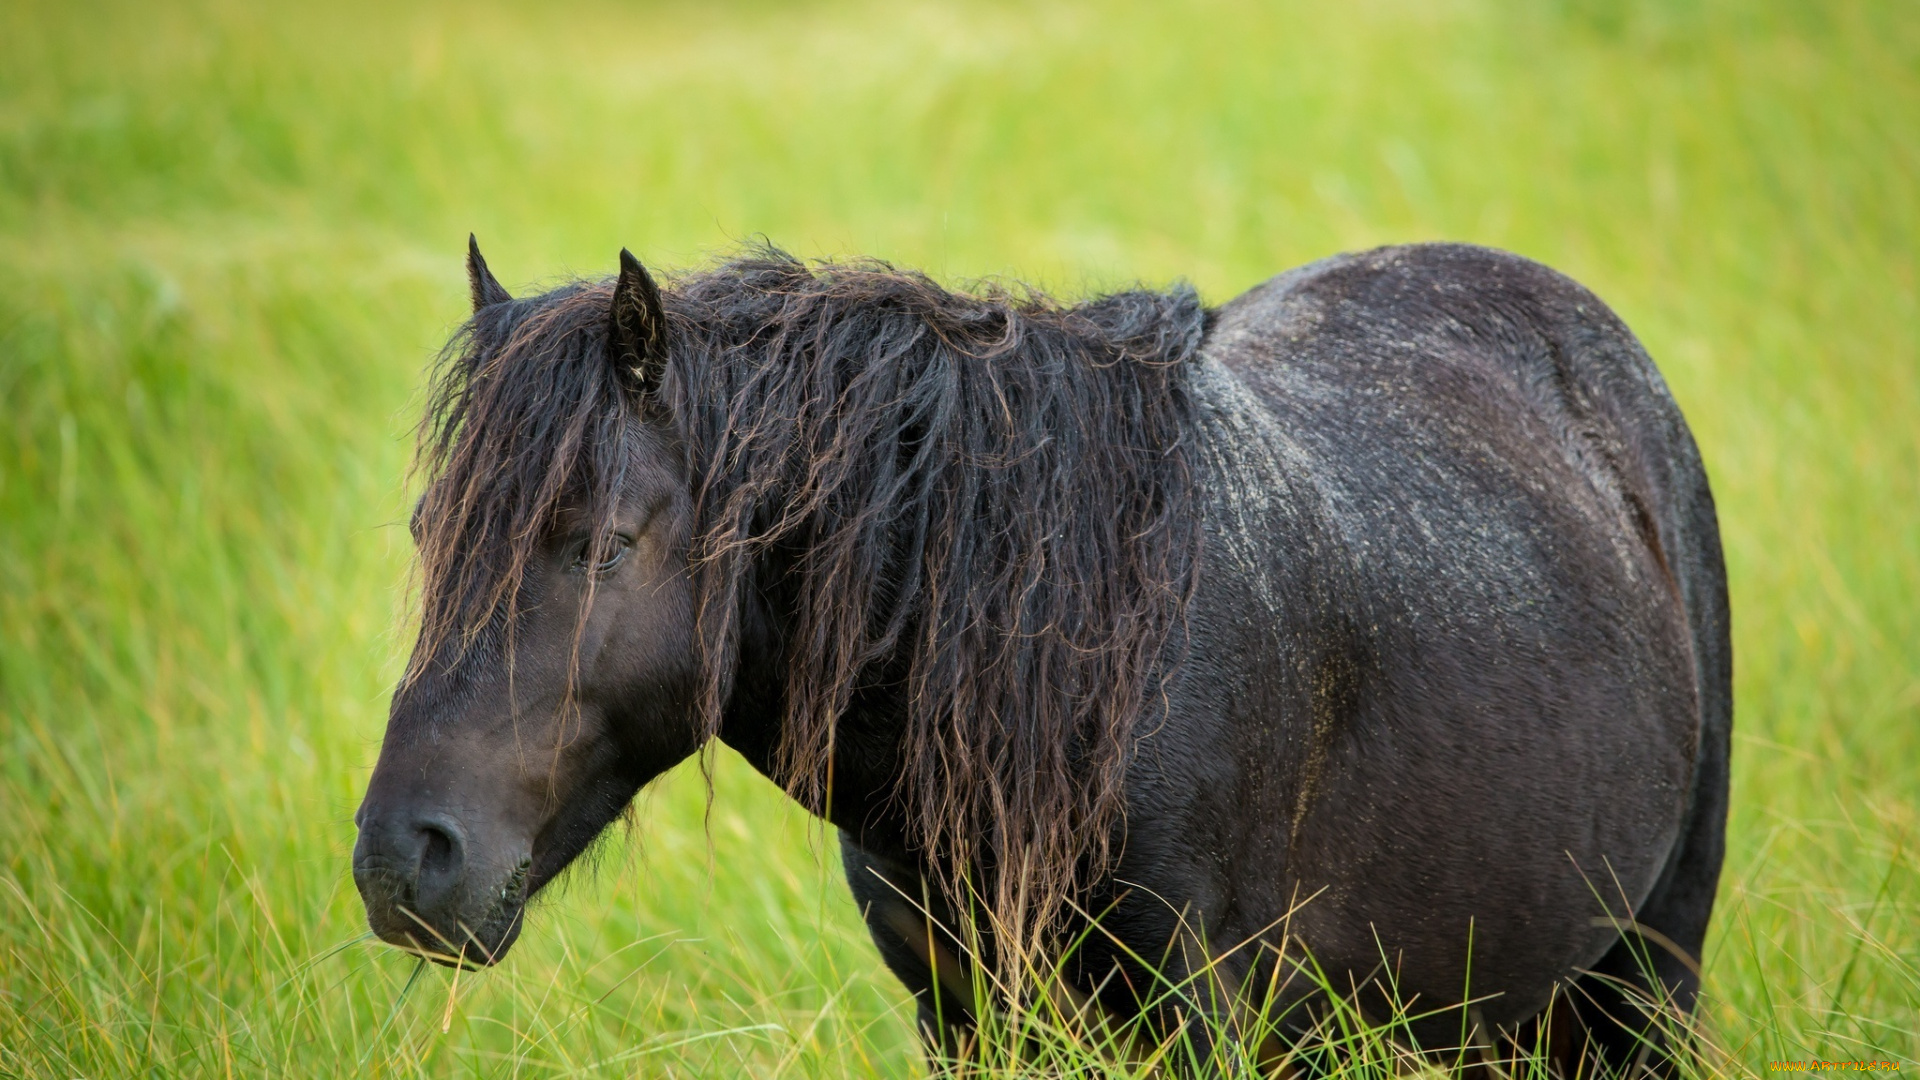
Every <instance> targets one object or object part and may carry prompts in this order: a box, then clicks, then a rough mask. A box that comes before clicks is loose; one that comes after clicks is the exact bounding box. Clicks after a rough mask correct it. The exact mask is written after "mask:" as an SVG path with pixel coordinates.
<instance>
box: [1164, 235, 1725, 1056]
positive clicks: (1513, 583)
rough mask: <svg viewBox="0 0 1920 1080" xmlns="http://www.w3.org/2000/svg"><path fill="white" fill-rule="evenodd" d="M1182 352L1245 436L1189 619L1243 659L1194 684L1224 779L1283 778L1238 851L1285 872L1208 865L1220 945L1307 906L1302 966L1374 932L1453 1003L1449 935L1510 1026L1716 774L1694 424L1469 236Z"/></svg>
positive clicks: (1237, 315) (1645, 871) (1530, 279)
mask: <svg viewBox="0 0 1920 1080" xmlns="http://www.w3.org/2000/svg"><path fill="white" fill-rule="evenodd" d="M1201 363H1202V366H1203V368H1204V369H1206V370H1205V371H1204V372H1203V375H1204V377H1203V379H1202V386H1203V392H1202V399H1203V403H1210V404H1211V407H1212V408H1213V409H1214V410H1215V412H1216V413H1218V414H1220V415H1218V416H1216V417H1215V418H1214V419H1213V421H1211V423H1212V424H1213V431H1214V433H1215V434H1214V438H1215V439H1216V441H1226V442H1232V443H1235V444H1237V445H1235V446H1231V447H1225V448H1216V453H1215V454H1214V456H1213V464H1212V465H1210V466H1209V467H1208V469H1207V470H1206V475H1207V477H1208V482H1209V483H1210V484H1212V485H1214V487H1215V494H1214V499H1213V505H1214V507H1215V510H1214V518H1215V520H1214V521H1213V522H1212V523H1211V524H1210V535H1211V536H1214V537H1216V538H1217V539H1218V541H1219V543H1218V545H1217V546H1216V548H1214V549H1211V550H1212V552H1213V553H1212V554H1210V555H1209V556H1208V558H1207V563H1206V569H1205V576H1204V577H1203V585H1202V590H1201V594H1200V595H1199V596H1197V597H1196V601H1195V604H1196V609H1197V616H1196V620H1195V625H1196V627H1197V628H1198V630H1197V633H1198V634H1199V636H1200V638H1201V639H1202V640H1201V644H1203V645H1205V646H1206V647H1208V648H1209V650H1210V651H1212V652H1214V653H1215V654H1216V655H1238V656H1243V657H1252V658H1254V659H1253V660H1252V661H1251V662H1244V666H1245V667H1246V668H1247V669H1248V670H1246V671H1243V672H1241V673H1239V674H1238V675H1237V676H1236V675H1233V674H1227V673H1221V672H1215V673H1214V674H1213V675H1212V676H1210V679H1211V681H1208V680H1200V681H1199V682H1198V683H1197V684H1196V685H1201V686H1211V687H1214V688H1215V689H1214V690H1209V691H1205V692H1207V693H1213V694H1214V696H1215V698H1216V699H1217V701H1216V702H1215V704H1216V705H1218V706H1219V711H1221V712H1222V713H1224V714H1225V715H1226V717H1227V719H1225V720H1220V721H1215V723H1218V724H1223V725H1225V728H1223V729H1217V730H1219V731H1220V733H1221V734H1224V735H1225V736H1226V737H1229V738H1232V739H1233V740H1235V747H1236V751H1237V753H1238V762H1237V765H1236V767H1233V768H1229V769H1227V770H1225V771H1226V772H1227V773H1230V774H1232V775H1231V776H1228V777H1223V780H1224V781H1225V783H1226V786H1227V787H1228V788H1229V789H1230V790H1237V791H1241V792H1246V791H1248V790H1250V787H1259V786H1261V785H1259V784H1254V783H1252V782H1250V781H1249V780H1248V779H1247V776H1248V774H1249V773H1261V772H1263V771H1265V772H1266V773H1267V774H1269V775H1271V774H1272V773H1273V771H1274V770H1273V769H1272V766H1273V765H1275V764H1279V765H1280V768H1279V770H1278V772H1279V773H1280V774H1282V776H1283V778H1282V779H1280V780H1277V781H1269V782H1266V783H1265V785H1264V787H1265V789H1266V790H1265V793H1264V799H1265V800H1266V801H1265V802H1264V803H1262V802H1261V798H1253V799H1252V800H1251V802H1248V801H1247V799H1246V798H1244V797H1243V805H1254V804H1261V805H1264V806H1266V807H1267V809H1266V812H1265V813H1264V816H1263V815H1260V814H1256V815H1253V817H1254V818H1255V819H1256V820H1253V821H1252V822H1250V823H1249V824H1248V825H1246V826H1245V827H1244V829H1243V832H1242V835H1239V836H1238V837H1237V838H1235V839H1234V840H1233V841H1232V842H1233V843H1235V844H1236V845H1237V846H1239V847H1240V848H1241V849H1242V850H1246V851H1258V852H1266V853H1270V854H1269V855H1268V857H1267V859H1266V860H1264V861H1266V862H1269V863H1270V862H1272V861H1276V860H1277V861H1280V862H1283V863H1284V871H1283V872H1282V873H1279V874H1270V875H1268V876H1267V878H1266V879H1265V880H1259V878H1260V875H1261V873H1262V872H1263V871H1264V870H1272V869H1275V868H1274V867H1272V866H1264V867H1255V866H1247V867H1246V868H1245V869H1244V870H1242V871H1239V872H1237V873H1236V875H1234V876H1236V877H1238V878H1242V879H1245V880H1235V881H1230V882H1224V883H1222V885H1221V888H1222V889H1223V890H1224V891H1225V893H1226V894H1228V895H1230V897H1231V901H1230V902H1229V903H1228V904H1227V906H1228V907H1231V908H1234V909H1235V911H1236V913H1237V915H1236V917H1237V918H1238V919H1239V920H1240V921H1244V922H1246V923H1247V924H1248V925H1247V926H1244V927H1230V928H1229V929H1239V930H1245V931H1247V932H1254V931H1257V930H1259V929H1260V927H1259V926H1258V925H1254V924H1257V923H1259V922H1260V921H1261V920H1263V919H1271V918H1274V917H1277V916H1278V915H1279V914H1282V913H1284V911H1285V910H1286V909H1287V908H1288V906H1290V905H1291V904H1292V903H1293V902H1294V901H1295V900H1296V899H1297V898H1299V897H1302V896H1306V895H1312V894H1315V893H1318V894H1319V898H1318V899H1316V900H1315V901H1314V902H1313V903H1310V904H1308V905H1307V906H1306V907H1305V908H1304V909H1302V911H1301V912H1300V913H1299V914H1298V915H1296V916H1295V921H1294V929H1295V931H1296V932H1298V933H1299V934H1300V935H1301V936H1302V937H1304V938H1305V939H1306V940H1307V941H1308V942H1309V943H1310V944H1312V945H1314V947H1315V949H1316V950H1317V951H1318V952H1319V953H1320V954H1321V956H1320V958H1321V960H1322V961H1323V962H1327V961H1329V960H1332V961H1333V962H1334V963H1335V964H1339V963H1341V962H1342V961H1343V960H1344V961H1347V962H1348V963H1349V965H1350V966H1351V965H1357V966H1358V967H1359V968H1361V969H1362V970H1364V969H1366V968H1369V967H1371V966H1372V965H1373V964H1374V963H1377V962H1378V961H1379V960H1380V958H1381V949H1383V948H1385V949H1388V950H1390V951H1391V952H1393V953H1395V954H1396V955H1402V956H1404V958H1405V959H1404V963H1405V964H1406V965H1407V966H1406V968H1405V969H1403V970H1402V971H1401V973H1400V979H1401V985H1402V986H1403V987H1404V988H1405V989H1407V990H1409V991H1413V992H1426V993H1428V994H1441V993H1445V992H1451V993H1453V994H1458V993H1459V992H1460V991H1461V989H1462V987H1460V986H1459V985H1457V983H1456V984H1454V985H1447V982H1446V980H1449V979H1456V978H1457V975H1458V972H1459V971H1460V970H1461V969H1462V968H1463V967H1464V965H1465V959H1466V955H1465V954H1466V950H1467V944H1468V940H1469V936H1470V935H1471V938H1472V940H1473V943H1474V944H1473V948H1472V952H1473V961H1472V969H1473V971H1474V973H1475V975H1474V978H1475V981H1476V984H1478V985H1483V986H1502V987H1506V988H1509V993H1510V995H1511V996H1509V997H1508V998H1507V999H1505V1000H1504V1001H1502V1002H1497V1003H1490V1004H1489V1005H1488V1006H1487V1011H1488V1013H1489V1015H1490V1016H1492V1017H1493V1019H1494V1020H1495V1022H1499V1016H1500V1015H1506V1016H1508V1017H1509V1018H1515V1019H1517V1018H1521V1017H1524V1016H1526V1015H1528V1014H1529V1013H1530V1012H1531V1011H1532V1010H1536V1009H1538V1008H1539V1007H1540V1006H1541V1005H1542V1004H1544V1001H1543V1000H1536V999H1537V998H1540V997H1541V996H1542V995H1544V993H1545V991H1546V989H1547V987H1548V986H1549V985H1550V980H1551V979H1553V978H1558V977H1560V976H1562V975H1563V974H1564V973H1566V972H1568V971H1571V970H1572V969H1574V968H1577V967H1581V966H1585V965H1589V964H1591V963H1593V962H1594V961H1595V960H1596V959H1597V958H1598V956H1599V954H1600V953H1601V952H1603V951H1604V950H1605V949H1606V947H1607V945H1608V940H1609V936H1610V932H1609V931H1607V930H1605V929H1599V928H1595V927H1594V926H1593V925H1592V920H1591V919H1589V918H1588V914H1589V912H1588V909H1589V908H1593V909H1595V910H1594V911H1593V914H1598V905H1600V904H1601V903H1604V904H1606V906H1608V907H1610V908H1611V909H1612V910H1613V911H1615V912H1616V913H1619V912H1622V911H1623V910H1624V909H1626V908H1628V907H1631V906H1635V905H1639V904H1641V903H1642V902H1643V901H1646V900H1647V899H1648V898H1649V896H1650V895H1652V894H1654V893H1655V892H1656V891H1657V886H1658V885H1659V884H1660V883H1661V882H1662V881H1663V880H1664V879H1663V878H1662V875H1663V872H1665V873H1666V874H1667V877H1672V873H1671V865H1670V864H1672V863H1673V862H1674V861H1675V858H1676V856H1675V853H1676V852H1677V851H1681V850H1682V849H1684V848H1686V846H1687V843H1688V841H1687V835H1686V834H1687V831H1688V826H1689V822H1690V821H1692V820H1693V819H1694V818H1696V817H1698V815H1697V814H1696V813H1695V812H1694V807H1695V803H1697V802H1699V801H1700V798H1699V796H1698V794H1697V792H1696V788H1697V787H1698V786H1699V783H1700V777H1701V776H1702V775H1703V774H1705V773H1709V772H1711V771H1712V770H1713V769H1714V768H1715V763H1714V760H1711V759H1713V758H1714V753H1715V751H1713V749H1712V748H1713V747H1716V746H1717V747H1720V748H1721V749H1720V750H1719V751H1718V753H1719V754H1720V755H1721V756H1720V757H1719V758H1718V759H1717V760H1718V762H1719V764H1718V766H1717V767H1718V768H1719V769H1720V770H1721V771H1722V773H1723V772H1724V743H1725V729H1726V723H1727V719H1726V718H1727V712H1728V706H1727V697H1728V690H1727V688H1726V683H1727V664H1728V662H1727V655H1726V653H1727V650H1726V644H1725V642H1726V617H1725V591H1724V590H1725V584H1724V572H1723V571H1722V569H1721V565H1720V552H1719V545H1718V536H1717V531H1716V528H1715V525H1714V518H1713V508H1712V502H1711V498H1710V496H1709V495H1708V494H1707V489H1706V481H1705V477H1704V474H1703V472H1702V470H1701V467H1700V463H1699V458H1698V454H1697V451H1696V450H1695V448H1694V446H1693V442H1692V439H1691V437H1690V436H1689V434H1688V432H1687V429H1686V426H1685V423H1684V421H1683V420H1682V419H1681V416H1680V413H1679V411H1678V409H1677V408H1676V407H1675V405H1674V403H1673V400H1672V398H1671V396H1670V395H1669V393H1668V392H1667V389H1666V387H1665V384H1664V383H1663V382H1662V381H1661V379H1660V377H1659V375H1658V373H1657V372H1656V371H1655V369H1654V368H1653V366H1652V363H1651V361H1650V360H1648V359H1647V357H1646V355H1645V353H1644V351H1642V350H1641V349H1640V347H1639V344H1638V343H1637V342H1636V341H1635V340H1634V338H1633V336H1632V335H1631V333H1629V332H1628V331H1627V329H1626V328H1625V326H1624V325H1622V324H1621V323H1620V321H1619V320H1618V319H1617V318H1616V317H1615V316H1614V315H1613V314H1612V312H1611V311H1609V310H1608V309H1607V308H1606V306H1605V305H1604V304H1602V303H1601V302H1600V301H1599V300H1598V299H1596V298H1595V297H1594V296H1593V295H1592V294H1591V293H1589V292H1587V290H1585V289H1584V288H1581V287H1580V286H1578V285H1577V284H1575V283H1573V282H1572V281H1570V280H1568V279H1567V278H1565V277H1563V276H1561V275H1559V274H1556V273H1554V272H1552V271H1550V270H1547V269H1546V268H1544V267H1541V266H1539V265H1537V264H1535V263H1532V262H1528V261H1526V260H1524V259H1520V258H1518V257H1515V256H1512V255H1506V254H1503V253H1499V252H1493V251H1488V250H1486V249H1481V248H1473V247H1466V246H1460V245H1421V246H1414V247H1402V248H1387V249H1381V250H1378V251H1374V252H1368V253H1364V254H1359V255H1351V256H1341V257H1336V258H1334V259H1329V260H1325V261H1322V262H1320V263H1316V264H1313V265H1312V266H1309V267H1304V268H1302V269H1300V270H1296V271H1293V272H1291V273H1289V274H1286V275H1283V276H1281V277H1279V278H1276V279H1274V280H1273V281H1271V282H1268V283H1267V284H1265V285H1263V286H1261V287H1259V288H1256V289H1255V290H1253V291H1251V292H1249V293H1248V294H1246V295H1245V296H1243V297H1241V298H1240V299H1238V300H1235V301H1233V302H1232V303H1230V304H1228V305H1226V306H1224V307H1223V308H1221V309H1220V310H1219V311H1218V312H1217V313H1216V315H1215V318H1214V322H1213V325H1212V328H1211V330H1210V333H1209V336H1208V340H1207V344H1206V346H1205V349H1204V356H1203V359H1202V361H1201ZM1208 385H1211V386H1212V389H1210V390H1209V389H1206V387H1207V386H1208ZM1227 414H1232V415H1227ZM1263 483H1264V484H1266V485H1268V488H1267V490H1268V493H1269V496H1270V497H1254V496H1252V495H1251V494H1249V493H1250V492H1251V491H1253V490H1254V489H1255V488H1258V487H1260V486H1261V485H1262V484H1263ZM1262 623H1265V624H1266V625H1260V624H1262ZM1263 665H1264V667H1265V668H1266V669H1267V670H1264V671H1261V670H1255V669H1260V668H1262V667H1263ZM1702 747H1705V748H1707V751H1708V752H1705V753H1702V752H1699V751H1700V748H1702ZM1720 783H1721V787H1722V789H1723V788H1724V780H1721V781H1720ZM1715 836H1717V832H1716V833H1715ZM1696 846H1697V845H1696ZM1252 861H1253V862H1261V861H1262V860H1258V859H1256V860H1252ZM1242 862H1243V863H1245V862H1246V860H1242ZM1712 862H1713V865H1714V871H1715V873H1717V866H1718V850H1717V848H1715V850H1714V851H1713V852H1712ZM1706 887H1707V890H1708V894H1709V899H1710V893H1711V877H1709V879H1708V880H1707V882H1706ZM1596 894H1597V895H1598V899H1597V900H1596ZM1270 909H1272V910H1270ZM1543 978H1544V979H1546V980H1548V981H1542V979H1543ZM1429 1000H1431V998H1429Z"/></svg>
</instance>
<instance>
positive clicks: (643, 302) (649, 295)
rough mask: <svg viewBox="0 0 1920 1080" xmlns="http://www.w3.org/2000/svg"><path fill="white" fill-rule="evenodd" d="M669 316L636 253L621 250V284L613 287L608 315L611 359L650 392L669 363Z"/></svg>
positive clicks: (608, 343) (608, 345)
mask: <svg viewBox="0 0 1920 1080" xmlns="http://www.w3.org/2000/svg"><path fill="white" fill-rule="evenodd" d="M666 354H667V314H666V311H665V309H663V308H662V307H661V306H660V287H659V286H658V285H655V284H654V283H653V276H652V275H650V274H648V273H647V268H646V267H644V266H641V265H640V260H639V259H636V258H634V257H633V252H631V251H628V250H627V249H626V248H621V249H620V280H618V281H616V282H614V284H613V309H612V311H611V312H610V313H609V315H608V325H607V356H608V359H609V360H611V361H612V362H613V364H614V366H615V367H618V368H619V369H620V371H621V374H622V375H624V376H625V377H627V378H628V379H630V380H632V384H633V385H634V386H635V387H637V388H639V389H644V390H650V389H653V388H654V387H656V386H657V385H658V384H659V378H660V372H661V370H662V369H663V368H665V366H666V362H667V355H666Z"/></svg>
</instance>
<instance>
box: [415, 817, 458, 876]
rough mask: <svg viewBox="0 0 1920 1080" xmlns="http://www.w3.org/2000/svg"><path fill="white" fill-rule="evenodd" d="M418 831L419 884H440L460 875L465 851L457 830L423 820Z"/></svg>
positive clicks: (436, 822) (440, 823)
mask: <svg viewBox="0 0 1920 1080" xmlns="http://www.w3.org/2000/svg"><path fill="white" fill-rule="evenodd" d="M415 827H416V828H417V829H418V830H419V832H420V839H421V845H420V875H419V880H420V884H421V885H423V886H431V885H435V884H442V883H445V882H447V881H448V880H449V879H452V878H456V877H458V876H459V875H460V868H461V864H462V863H463V862H464V861H465V856H466V853H465V852H464V851H463V850H462V847H463V845H462V844H461V843H460V837H459V834H458V833H457V832H455V831H454V830H453V829H452V828H450V827H449V826H447V825H446V824H444V823H442V822H438V821H423V822H420V823H419V825H417V826H415Z"/></svg>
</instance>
